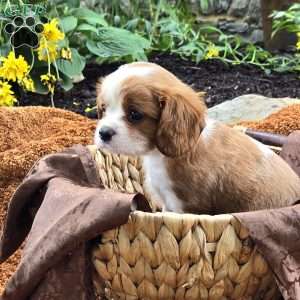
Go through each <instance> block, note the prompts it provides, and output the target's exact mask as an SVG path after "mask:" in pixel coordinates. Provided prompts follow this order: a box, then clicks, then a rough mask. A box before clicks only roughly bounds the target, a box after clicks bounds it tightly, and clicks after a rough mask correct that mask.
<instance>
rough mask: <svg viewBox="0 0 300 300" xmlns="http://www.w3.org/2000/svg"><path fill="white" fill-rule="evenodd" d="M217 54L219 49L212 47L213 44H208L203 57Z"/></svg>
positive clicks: (216, 55) (207, 57)
mask: <svg viewBox="0 0 300 300" xmlns="http://www.w3.org/2000/svg"><path fill="white" fill-rule="evenodd" d="M218 56H219V49H218V48H216V47H214V46H210V47H208V49H207V53H206V55H205V59H209V58H212V57H218Z"/></svg>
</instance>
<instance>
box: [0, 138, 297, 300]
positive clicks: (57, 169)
mask: <svg viewBox="0 0 300 300" xmlns="http://www.w3.org/2000/svg"><path fill="white" fill-rule="evenodd" d="M293 143H294V142H293ZM295 149H296V148H295V147H292V153H293V154H292V156H291V155H289V154H287V153H286V152H285V151H287V150H286V149H283V154H284V153H286V154H287V156H288V157H294V156H293V155H294V154H295V152H297V151H295ZM293 161H297V160H295V159H293ZM66 166H67V167H66ZM133 207H134V208H138V209H139V208H140V209H143V210H149V209H150V207H149V206H148V205H147V203H146V202H145V200H144V198H142V197H141V196H140V195H137V196H136V197H134V198H133V196H130V195H126V194H121V193H116V192H112V191H107V190H104V189H103V188H102V187H101V186H100V181H99V179H98V176H97V172H96V168H95V165H94V162H93V160H92V158H91V156H90V154H89V152H88V150H87V149H86V148H84V147H82V146H76V147H73V148H70V149H67V150H66V151H64V152H62V153H58V154H52V155H48V156H46V157H44V158H43V159H41V160H40V161H39V162H38V163H37V164H36V165H35V166H34V167H33V168H32V170H31V171H30V172H29V174H28V175H27V177H26V178H25V179H24V181H23V183H22V184H21V185H20V186H19V188H18V189H17V191H16V192H15V194H14V196H13V198H12V200H11V202H10V206H9V210H8V215H7V219H6V222H5V225H4V229H3V234H2V237H1V240H0V262H3V261H4V260H6V259H7V258H8V257H9V256H10V255H11V254H12V253H13V252H14V251H15V250H16V249H17V248H18V247H19V246H20V245H21V244H22V242H23V241H24V239H25V238H26V237H27V240H26V244H25V247H24V250H23V257H22V260H21V262H20V264H19V267H18V269H17V271H16V272H15V274H14V275H13V276H12V278H11V279H10V280H9V282H8V283H7V286H6V288H5V290H4V293H3V295H2V296H1V298H0V299H2V300H29V299H30V300H50V299H51V300H63V299H69V300H73V299H74V300H75V299H76V300H77V299H85V300H93V299H95V295H94V293H93V288H92V283H91V282H92V280H91V278H90V277H91V274H92V272H91V270H90V269H89V268H90V263H89V259H88V258H89V250H90V249H89V245H90V243H89V241H91V240H92V239H93V238H95V237H97V236H98V235H99V233H101V232H103V231H105V230H108V229H110V228H113V227H116V226H119V225H121V224H123V223H126V222H127V219H128V215H129V213H130V212H131V211H132V209H133ZM236 217H237V218H239V219H240V221H241V222H242V223H243V224H244V225H245V226H246V227H248V228H249V231H250V234H251V237H252V238H253V239H254V241H255V242H256V243H257V246H258V249H259V250H260V251H261V252H262V253H263V255H264V257H265V258H266V259H267V260H268V261H269V263H270V266H271V267H272V268H273V271H274V274H275V277H276V279H277V282H278V284H279V287H280V289H281V291H282V294H283V296H284V298H285V299H286V300H287V299H289V300H296V299H300V286H299V283H300V205H296V206H294V207H290V208H284V209H278V210H269V211H266V212H265V211H261V212H251V213H241V214H236ZM27 235H28V236H27Z"/></svg>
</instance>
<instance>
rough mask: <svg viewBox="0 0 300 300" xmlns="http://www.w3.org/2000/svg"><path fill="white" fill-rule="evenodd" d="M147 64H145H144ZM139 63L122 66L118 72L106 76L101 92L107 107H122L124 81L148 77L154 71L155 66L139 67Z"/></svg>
mask: <svg viewBox="0 0 300 300" xmlns="http://www.w3.org/2000/svg"><path fill="white" fill-rule="evenodd" d="M143 64H145V63H143ZM137 65H138V63H135V64H132V65H130V64H128V65H123V66H121V67H120V68H119V69H118V70H116V71H115V72H113V73H111V74H110V75H108V76H106V77H105V79H104V80H103V83H102V86H101V91H102V99H103V101H104V102H105V103H106V104H107V105H111V106H117V105H120V92H121V87H122V83H123V82H124V80H126V79H128V78H130V77H131V76H141V77H143V76H147V75H149V74H150V73H151V72H152V71H153V66H151V65H150V64H149V66H137Z"/></svg>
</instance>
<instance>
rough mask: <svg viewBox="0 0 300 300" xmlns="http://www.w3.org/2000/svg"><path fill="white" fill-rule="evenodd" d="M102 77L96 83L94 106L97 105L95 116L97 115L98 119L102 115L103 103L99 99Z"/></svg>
mask: <svg viewBox="0 0 300 300" xmlns="http://www.w3.org/2000/svg"><path fill="white" fill-rule="evenodd" d="M103 79H104V78H103V77H100V78H99V79H98V80H97V82H96V95H97V97H96V105H97V115H98V119H101V118H102V115H103V101H102V98H101V86H102V82H103Z"/></svg>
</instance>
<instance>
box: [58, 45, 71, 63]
mask: <svg viewBox="0 0 300 300" xmlns="http://www.w3.org/2000/svg"><path fill="white" fill-rule="evenodd" d="M60 56H61V57H62V58H64V59H67V60H72V51H71V49H70V48H62V49H61V52H60Z"/></svg>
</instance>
